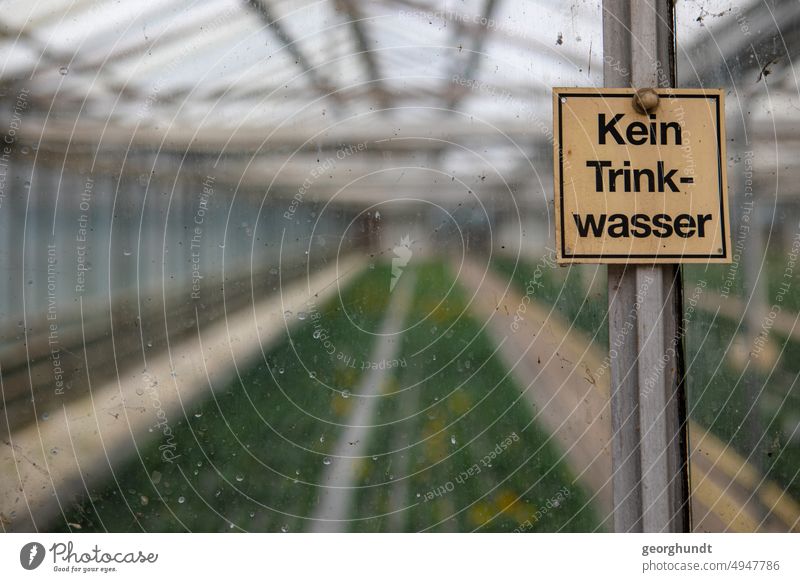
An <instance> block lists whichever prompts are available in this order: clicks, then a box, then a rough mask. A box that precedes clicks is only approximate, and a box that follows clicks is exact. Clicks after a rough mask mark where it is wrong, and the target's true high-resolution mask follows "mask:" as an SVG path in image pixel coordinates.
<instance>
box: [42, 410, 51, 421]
mask: <svg viewBox="0 0 800 582" xmlns="http://www.w3.org/2000/svg"><path fill="white" fill-rule="evenodd" d="M48 418H50V414H48V413H47V412H44V413H42V420H47V419H48Z"/></svg>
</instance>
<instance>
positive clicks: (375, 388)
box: [309, 273, 415, 532]
mask: <svg viewBox="0 0 800 582" xmlns="http://www.w3.org/2000/svg"><path fill="white" fill-rule="evenodd" d="M414 284H415V277H414V273H406V275H405V276H404V277H403V278H402V279H400V283H399V284H398V285H397V287H395V289H394V291H393V292H392V295H391V297H390V300H389V307H388V309H387V311H386V317H385V319H384V321H383V324H382V326H381V330H380V334H381V335H378V336H376V339H375V343H374V345H373V349H372V353H370V355H369V358H370V360H369V361H370V362H376V363H380V362H389V361H391V360H395V359H397V358H398V356H399V355H400V349H401V341H402V338H403V334H402V333H400V334H395V332H396V331H398V330H401V329H402V328H403V324H404V322H405V321H406V318H407V315H408V311H409V309H410V307H411V301H412V298H413V291H414ZM387 292H388V291H387ZM394 373H395V370H394V369H393V368H385V369H380V368H369V369H368V370H366V371H365V372H364V374H363V376H362V377H361V380H360V381H359V385H358V388H357V389H356V390H355V391H354V393H353V394H352V395H351V398H354V399H355V401H354V403H353V407H352V409H351V412H350V416H349V417H348V419H347V421H346V424H347V428H346V429H345V430H344V431H343V432H342V434H341V436H340V437H339V440H338V441H337V442H336V446H335V448H334V451H333V454H332V455H331V456H330V458H331V464H330V465H328V466H327V467H326V470H325V471H324V472H323V475H322V482H321V483H322V485H323V489H322V490H321V492H320V495H319V501H318V503H317V508H316V511H315V512H314V516H313V517H314V521H313V522H312V525H311V526H310V528H309V529H310V530H311V531H314V532H346V531H348V530H349V529H350V525H349V521H348V518H351V517H352V513H353V499H354V497H355V492H356V489H355V488H354V487H356V486H357V485H358V483H357V476H358V475H359V473H360V467H361V464H362V463H363V462H364V458H363V457H364V455H365V452H366V450H367V443H368V439H369V433H370V431H371V428H370V425H371V424H374V423H375V417H376V414H375V413H376V410H377V408H378V404H379V402H380V395H381V393H382V392H383V387H384V384H385V383H386V381H387V380H388V379H389V378H391V377H393V376H394Z"/></svg>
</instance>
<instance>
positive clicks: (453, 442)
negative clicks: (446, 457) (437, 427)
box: [450, 435, 456, 445]
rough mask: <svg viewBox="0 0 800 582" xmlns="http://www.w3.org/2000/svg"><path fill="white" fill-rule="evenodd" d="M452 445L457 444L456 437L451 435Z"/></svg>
mask: <svg viewBox="0 0 800 582" xmlns="http://www.w3.org/2000/svg"><path fill="white" fill-rule="evenodd" d="M450 444H451V445H454V444H456V435H450Z"/></svg>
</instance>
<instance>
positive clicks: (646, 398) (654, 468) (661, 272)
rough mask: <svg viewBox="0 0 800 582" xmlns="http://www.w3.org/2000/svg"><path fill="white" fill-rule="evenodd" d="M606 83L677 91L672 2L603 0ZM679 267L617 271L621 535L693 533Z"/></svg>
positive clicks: (615, 454) (612, 321) (612, 320)
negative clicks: (668, 88) (673, 88)
mask: <svg viewBox="0 0 800 582" xmlns="http://www.w3.org/2000/svg"><path fill="white" fill-rule="evenodd" d="M603 52H604V53H603V56H604V66H603V78H604V84H605V86H606V87H634V88H646V87H672V86H674V83H675V72H674V11H673V6H672V1H671V0H635V1H633V2H631V1H630V0H604V1H603ZM682 294H683V289H682V281H681V271H680V266H679V265H660V266H648V265H610V266H609V267H608V308H609V309H608V317H609V339H610V345H611V346H612V347H613V348H614V350H615V351H614V353H613V356H614V357H611V411H612V432H613V437H612V467H613V490H614V530H615V531H617V532H683V531H689V528H690V515H689V507H690V505H689V482H688V456H687V438H686V423H685V416H686V411H685V402H686V399H685V394H684V386H683V378H684V365H683V362H684V359H683V330H682V326H681V325H680V322H681V318H682V314H683V309H682V303H681V301H682Z"/></svg>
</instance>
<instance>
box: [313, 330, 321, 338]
mask: <svg viewBox="0 0 800 582" xmlns="http://www.w3.org/2000/svg"><path fill="white" fill-rule="evenodd" d="M321 335H322V332H321V331H320V330H315V331H314V333H312V334H311V337H313V338H314V339H319V338H320V336H321Z"/></svg>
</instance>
